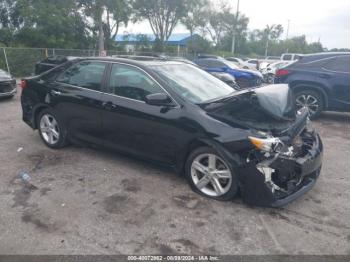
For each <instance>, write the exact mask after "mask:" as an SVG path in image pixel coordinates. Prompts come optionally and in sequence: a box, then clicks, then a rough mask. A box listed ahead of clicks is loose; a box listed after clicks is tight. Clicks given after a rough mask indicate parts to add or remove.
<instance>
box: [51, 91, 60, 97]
mask: <svg viewBox="0 0 350 262" xmlns="http://www.w3.org/2000/svg"><path fill="white" fill-rule="evenodd" d="M51 95H53V96H60V95H61V92H60V91H56V90H51Z"/></svg>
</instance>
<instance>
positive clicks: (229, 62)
mask: <svg viewBox="0 0 350 262" xmlns="http://www.w3.org/2000/svg"><path fill="white" fill-rule="evenodd" d="M223 62H224V63H225V64H226V65H227V66H229V67H230V68H232V69H239V67H238V66H237V65H236V64H235V63H234V62H232V61H228V60H226V61H223Z"/></svg>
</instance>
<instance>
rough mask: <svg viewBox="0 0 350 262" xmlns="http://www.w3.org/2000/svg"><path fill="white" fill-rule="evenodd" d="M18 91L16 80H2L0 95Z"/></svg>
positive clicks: (3, 95)
mask: <svg viewBox="0 0 350 262" xmlns="http://www.w3.org/2000/svg"><path fill="white" fill-rule="evenodd" d="M15 93H17V88H16V81H15V80H13V81H6V82H0V97H8V96H13V95H14V94H15Z"/></svg>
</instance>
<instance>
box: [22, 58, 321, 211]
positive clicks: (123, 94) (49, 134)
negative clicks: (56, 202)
mask: <svg viewBox="0 0 350 262" xmlns="http://www.w3.org/2000/svg"><path fill="white" fill-rule="evenodd" d="M21 85H22V89H23V92H22V97H21V102H22V109H23V120H24V121H25V122H26V123H27V124H29V125H30V126H31V127H32V128H33V129H38V130H39V134H40V137H41V139H42V140H43V142H44V143H45V144H46V145H47V146H48V147H50V148H62V147H64V146H65V145H67V144H68V142H72V143H80V144H81V143H86V144H97V145H102V146H104V147H107V148H110V149H115V150H118V151H122V152H126V153H128V154H132V155H134V156H138V157H141V158H144V159H148V160H151V161H157V162H161V163H164V164H167V165H170V166H172V167H174V168H175V169H176V170H177V171H178V172H179V173H181V174H185V177H186V178H187V180H188V182H189V184H190V185H191V187H192V188H193V190H194V191H195V192H197V193H199V194H202V195H204V196H206V197H210V198H213V199H217V200H229V199H232V198H233V197H234V196H236V195H237V193H238V191H240V192H241V195H242V197H243V199H244V200H245V201H246V202H247V203H249V204H253V205H260V206H282V205H285V204H287V203H288V202H290V201H292V200H294V199H296V198H297V197H299V196H300V195H302V194H304V193H305V192H306V191H308V190H309V189H311V188H312V186H313V185H314V184H315V181H316V179H317V177H318V175H319V174H320V169H321V164H322V151H323V149H322V142H321V139H320V137H319V135H318V134H317V133H316V132H315V131H314V130H313V128H312V126H311V123H310V122H309V120H308V114H307V112H306V110H304V111H303V110H301V111H299V112H298V113H297V114H296V113H295V110H294V106H293V102H292V99H291V97H290V96H291V94H290V92H289V88H288V86H287V85H278V86H265V87H262V88H258V89H247V90H242V91H235V90H234V89H232V88H231V87H230V86H228V85H226V84H225V83H224V82H222V81H220V80H219V79H217V78H215V77H214V76H212V75H210V74H208V73H206V72H204V71H203V70H201V69H199V68H197V67H195V66H192V65H189V64H185V63H182V62H174V61H134V60H128V59H117V58H85V59H78V60H75V61H69V62H67V63H65V64H63V65H61V66H59V67H56V68H54V69H52V70H50V71H48V72H46V73H44V74H42V75H39V76H35V77H31V78H26V79H23V80H22V82H21Z"/></svg>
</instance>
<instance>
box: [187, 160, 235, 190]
mask: <svg viewBox="0 0 350 262" xmlns="http://www.w3.org/2000/svg"><path fill="white" fill-rule="evenodd" d="M191 178H192V181H193V183H194V185H195V186H196V187H197V189H198V190H200V191H201V192H202V193H204V194H206V195H208V196H214V197H218V196H222V195H224V194H225V193H227V192H228V191H229V190H230V187H231V184H232V174H231V171H230V169H229V168H228V166H227V164H226V163H225V162H224V161H223V160H222V159H221V158H220V157H218V156H217V155H215V154H200V155H198V156H197V157H196V158H195V159H194V160H193V162H192V164H191Z"/></svg>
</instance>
